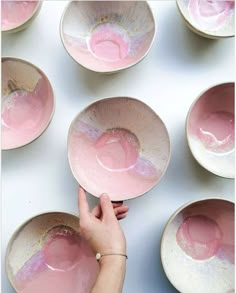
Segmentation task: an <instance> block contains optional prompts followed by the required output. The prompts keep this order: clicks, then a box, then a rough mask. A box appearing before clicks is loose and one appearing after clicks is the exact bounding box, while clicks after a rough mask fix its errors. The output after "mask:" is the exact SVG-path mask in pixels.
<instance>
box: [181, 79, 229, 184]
mask: <svg viewBox="0 0 236 293" xmlns="http://www.w3.org/2000/svg"><path fill="white" fill-rule="evenodd" d="M186 132H187V140H188V144H189V147H190V150H191V152H192V154H193V156H194V157H195V159H196V160H197V162H198V163H199V164H200V165H202V166H203V167H204V168H206V169H207V170H208V171H210V172H212V173H213V174H216V175H218V176H221V177H225V178H234V176H235V166H234V156H235V152H234V137H235V135H234V83H233V82H229V83H223V84H218V85H216V86H213V87H211V88H209V89H208V90H206V91H205V92H203V93H202V94H201V95H200V97H199V98H197V100H196V101H195V102H194V103H193V105H192V106H191V108H190V110H189V113H188V117H187V120H186Z"/></svg>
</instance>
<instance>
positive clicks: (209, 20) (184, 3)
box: [177, 0, 235, 39]
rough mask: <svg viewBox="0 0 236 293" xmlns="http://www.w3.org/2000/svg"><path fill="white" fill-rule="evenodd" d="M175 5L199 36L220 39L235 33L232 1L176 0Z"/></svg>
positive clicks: (187, 23)
mask: <svg viewBox="0 0 236 293" xmlns="http://www.w3.org/2000/svg"><path fill="white" fill-rule="evenodd" d="M177 7H178V10H179V12H180V15H181V16H182V18H183V20H184V22H185V23H186V25H187V26H188V27H189V28H190V29H191V30H192V31H193V32H195V33H197V34H198V35H200V36H203V37H205V38H210V39H222V38H228V37H233V36H234V34H235V32H234V28H235V23H234V22H235V20H234V17H235V15H234V14H235V3H234V1H218V0H214V1H199V0H177Z"/></svg>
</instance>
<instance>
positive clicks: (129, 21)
mask: <svg viewBox="0 0 236 293" xmlns="http://www.w3.org/2000/svg"><path fill="white" fill-rule="evenodd" d="M60 31H61V39H62V43H63V45H64V47H65V49H66V50H67V52H68V53H69V54H70V56H71V57H72V58H73V59H74V60H75V61H76V62H77V63H79V64H80V65H82V66H83V67H85V68H87V69H90V70H92V71H95V72H102V73H111V72H117V71H120V70H122V69H125V68H128V67H131V66H133V65H135V64H136V63H138V62H139V61H141V60H142V59H143V58H144V57H145V56H146V55H147V54H148V52H149V50H150V48H151V46H152V43H153V41H154V37H155V32H156V28H155V19H154V16H153V13H152V10H151V8H150V6H149V4H148V3H147V2H146V1H71V2H70V3H69V4H68V6H67V7H66V10H65V12H64V14H63V16H62V19H61V24H60Z"/></svg>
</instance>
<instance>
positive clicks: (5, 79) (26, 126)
mask: <svg viewBox="0 0 236 293" xmlns="http://www.w3.org/2000/svg"><path fill="white" fill-rule="evenodd" d="M53 111H54V95H53V90H52V87H51V85H50V82H49V80H48V79H47V77H46V76H45V74H44V73H43V72H42V71H41V70H40V69H39V68H37V67H36V66H34V65H33V64H31V63H29V62H26V61H24V60H21V59H16V58H2V114H1V121H2V125H1V128H2V149H4V150H7V149H14V148H17V147H21V146H23V145H26V144H28V143H30V142H32V141H33V140H35V139H36V138H38V137H39V136H40V135H41V134H42V133H43V131H44V130H45V129H46V128H47V126H48V125H49V122H50V121H51V119H52V115H53Z"/></svg>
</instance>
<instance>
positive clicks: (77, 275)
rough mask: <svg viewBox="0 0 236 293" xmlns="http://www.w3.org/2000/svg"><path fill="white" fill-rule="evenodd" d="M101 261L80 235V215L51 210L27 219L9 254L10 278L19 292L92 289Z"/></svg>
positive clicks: (9, 246) (8, 269) (7, 267)
mask: <svg viewBox="0 0 236 293" xmlns="http://www.w3.org/2000/svg"><path fill="white" fill-rule="evenodd" d="M98 269H99V267H98V264H97V261H96V258H95V255H94V253H93V252H92V250H91V249H90V247H89V246H88V244H87V242H86V241H85V240H84V239H82V238H81V237H80V235H79V219H78V218H77V217H76V216H73V215H71V214H67V213H60V212H51V213H46V214H41V215H39V216H36V217H34V218H32V219H30V220H29V221H27V222H26V223H24V224H23V225H22V226H21V227H19V229H18V230H17V231H16V232H15V234H14V235H13V236H12V238H11V240H10V242H9V244H8V248H7V254H6V271H7V275H8V278H9V280H10V282H11V284H12V286H13V287H14V289H15V290H16V291H17V292H19V293H32V292H34V293H42V292H57V293H65V292H67V293H74V292H75V291H76V292H81V293H89V292H90V290H91V288H92V286H93V284H94V282H95V280H96V277H97V273H98Z"/></svg>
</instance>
